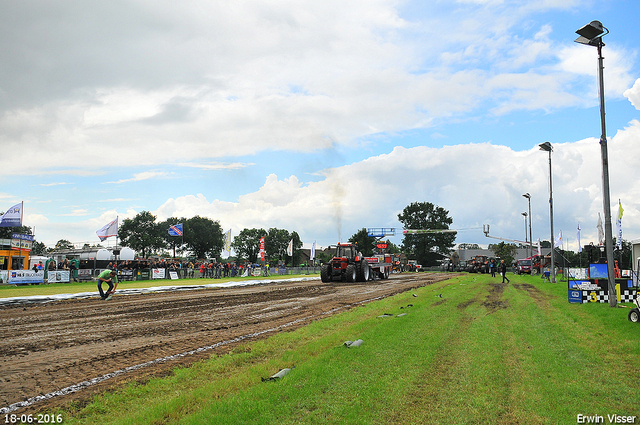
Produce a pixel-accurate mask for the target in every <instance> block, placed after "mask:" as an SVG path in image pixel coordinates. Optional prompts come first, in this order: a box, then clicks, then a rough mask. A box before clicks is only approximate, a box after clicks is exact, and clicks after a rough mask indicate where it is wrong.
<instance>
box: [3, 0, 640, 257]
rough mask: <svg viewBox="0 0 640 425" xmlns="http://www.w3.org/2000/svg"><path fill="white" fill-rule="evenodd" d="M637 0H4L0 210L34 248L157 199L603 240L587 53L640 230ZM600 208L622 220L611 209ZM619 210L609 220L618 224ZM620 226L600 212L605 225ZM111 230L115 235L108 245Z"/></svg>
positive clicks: (229, 212) (239, 211) (237, 214)
mask: <svg viewBox="0 0 640 425" xmlns="http://www.w3.org/2000/svg"><path fill="white" fill-rule="evenodd" d="M638 16H640V2H638V1H637V0H598V1H592V0H580V1H576V0H522V1H519V0H513V1H511V0H510V1H506V0H504V1H503V0H458V1H453V0H446V1H445V0H440V1H437V0H434V1H429V2H424V1H400V0H353V1H349V2H345V1H334V0H325V1H322V2H319V1H299V0H296V1H291V0H273V1H222V0H221V1H215V2H210V1H196V0H194V1H187V2H173V1H158V0H154V1H134V0H130V1H110V2H101V3H100V2H98V3H97V2H85V1H75V0H64V1H56V0H52V1H46V2H45V1H28V0H23V1H4V2H0V57H1V58H2V60H1V61H0V149H1V153H0V211H5V210H6V209H8V208H10V207H11V206H13V205H14V204H16V203H18V202H21V201H24V224H25V225H27V226H31V227H34V228H35V229H36V238H37V240H39V241H41V242H44V243H45V244H46V245H48V246H52V245H54V244H55V243H56V242H57V241H58V240H60V239H67V240H69V241H71V242H73V243H75V244H83V243H86V242H88V243H97V242H99V241H98V238H97V236H96V233H95V232H96V230H97V229H99V228H100V227H102V226H103V225H105V224H107V223H108V222H109V221H111V220H113V219H115V218H116V217H119V219H120V220H121V221H122V220H123V219H125V218H132V217H134V216H135V215H136V214H137V213H139V212H141V211H150V212H151V213H152V214H154V215H156V216H157V218H158V220H164V219H166V218H168V217H192V216H195V215H200V216H206V217H209V218H211V219H214V220H218V221H219V222H220V225H221V226H222V228H223V229H224V230H227V229H229V228H231V229H232V233H233V234H235V235H237V233H238V232H239V231H240V230H241V229H243V228H254V227H262V228H265V229H268V228H271V227H277V228H284V229H287V230H289V231H296V232H298V233H299V234H300V236H301V238H302V240H303V241H304V242H305V244H306V245H307V246H310V244H311V243H312V242H313V241H316V242H317V244H318V245H320V246H326V245H329V244H332V243H336V242H338V241H340V240H341V241H345V240H347V239H348V238H349V237H350V236H351V235H352V234H354V233H355V232H357V231H358V230H359V229H361V228H363V227H392V228H397V229H398V235H397V236H395V237H392V238H391V240H392V241H393V242H395V243H397V244H399V243H401V242H402V236H401V228H402V225H401V224H400V223H399V222H398V220H397V217H398V214H399V213H400V212H401V211H402V209H403V208H404V207H405V206H407V205H409V204H410V203H412V202H416V201H417V202H431V203H433V204H435V205H437V206H440V207H442V208H444V209H446V210H448V211H449V214H450V216H451V217H452V218H453V225H452V226H451V227H452V228H453V229H458V230H460V232H459V233H458V235H457V240H456V242H457V243H465V242H466V243H478V244H482V245H486V244H488V243H493V242H496V240H492V239H488V238H486V237H485V236H484V234H483V233H482V225H483V224H489V225H490V226H491V235H493V236H497V237H503V238H509V239H518V240H523V239H524V237H525V225H524V217H523V216H522V214H521V213H522V212H525V211H527V210H528V204H527V200H526V199H525V198H523V197H522V194H524V193H526V192H528V193H530V194H531V209H532V216H533V217H532V219H533V220H532V228H533V238H534V240H535V239H538V238H540V239H543V240H544V239H546V240H549V239H550V230H549V227H550V226H549V203H548V200H549V169H548V158H549V157H548V154H547V153H546V152H543V151H540V150H539V148H538V145H539V144H540V143H543V142H546V141H549V142H550V143H551V144H552V145H553V147H554V152H553V155H552V164H553V200H554V204H553V207H554V229H555V231H556V234H557V233H559V232H560V231H562V233H563V239H564V243H565V248H568V249H573V250H576V249H577V243H576V242H577V241H576V228H577V226H578V224H580V226H581V227H582V242H583V243H589V242H597V231H596V223H597V220H598V213H599V212H602V211H603V202H602V178H601V173H602V166H601V164H602V163H601V157H600V145H599V143H598V141H599V138H600V133H601V127H600V114H599V102H598V83H597V71H598V67H597V49H596V48H594V47H590V46H584V45H581V44H578V43H575V42H574V40H575V38H576V37H577V34H575V31H576V30H577V29H578V28H580V27H582V26H583V25H585V24H587V23H589V22H590V21H592V20H599V21H601V22H602V23H603V24H604V26H605V27H607V28H608V29H609V31H610V34H608V35H606V36H605V38H604V41H605V43H606V46H605V47H604V57H605V95H606V110H607V135H608V137H609V145H608V146H609V161H610V162H609V171H610V180H611V202H612V211H613V213H614V216H616V215H617V208H618V207H617V205H618V200H620V202H621V203H622V205H623V207H624V216H623V232H624V238H625V239H627V240H634V239H637V238H640V166H639V164H640V66H639V64H640V57H639V49H640V36H639V34H638V25H637V24H638ZM614 218H615V217H614ZM614 223H615V221H614ZM614 227H615V226H614ZM113 242H114V241H111V240H109V243H111V244H113Z"/></svg>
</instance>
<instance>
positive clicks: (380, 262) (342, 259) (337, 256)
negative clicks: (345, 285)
mask: <svg viewBox="0 0 640 425" xmlns="http://www.w3.org/2000/svg"><path fill="white" fill-rule="evenodd" d="M392 267H393V259H392V257H391V256H390V255H383V254H381V255H374V256H373V257H365V256H363V255H362V253H361V252H359V251H358V247H357V245H356V244H353V243H339V244H338V245H336V247H335V253H334V256H333V258H332V259H331V261H330V262H328V263H326V264H323V265H322V267H321V269H320V279H321V280H322V281H323V282H332V281H334V280H339V281H341V282H349V283H351V282H366V281H368V280H370V279H372V278H374V277H379V278H380V279H388V278H389V273H391V269H392Z"/></svg>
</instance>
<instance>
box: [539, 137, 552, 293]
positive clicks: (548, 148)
mask: <svg viewBox="0 0 640 425" xmlns="http://www.w3.org/2000/svg"><path fill="white" fill-rule="evenodd" d="M538 146H540V150H541V151H547V152H549V221H550V223H551V267H550V269H551V282H553V283H556V262H555V256H554V255H553V251H555V249H554V246H553V245H554V239H553V184H552V182H551V151H553V146H551V143H549V142H544V143H540V144H539V145H538ZM543 258H544V257H543ZM543 264H544V263H543Z"/></svg>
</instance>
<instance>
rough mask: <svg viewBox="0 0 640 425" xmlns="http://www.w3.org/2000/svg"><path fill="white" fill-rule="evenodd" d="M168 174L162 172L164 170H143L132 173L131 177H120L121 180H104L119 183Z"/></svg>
mask: <svg viewBox="0 0 640 425" xmlns="http://www.w3.org/2000/svg"><path fill="white" fill-rule="evenodd" d="M169 174H170V173H167V172H164V171H145V172H142V173H137V174H134V176H133V177H131V178H130V179H122V180H118V181H113V182H105V183H109V184H111V183H113V184H121V183H128V182H139V181H143V180H149V179H155V178H158V177H166V176H168V175H169Z"/></svg>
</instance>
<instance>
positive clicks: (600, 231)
mask: <svg viewBox="0 0 640 425" xmlns="http://www.w3.org/2000/svg"><path fill="white" fill-rule="evenodd" d="M596 227H597V228H598V244H599V245H602V244H603V243H604V230H603V229H602V217H600V213H598V224H597V225H596Z"/></svg>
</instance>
